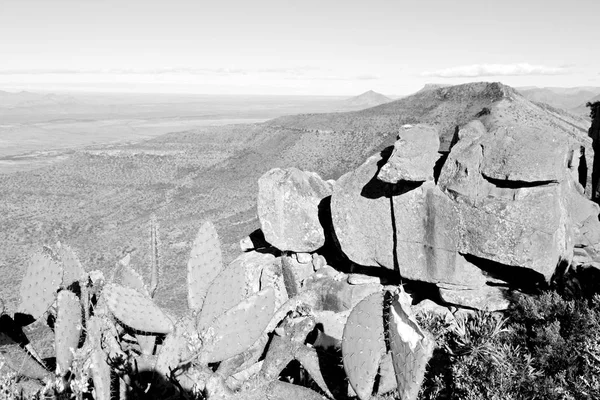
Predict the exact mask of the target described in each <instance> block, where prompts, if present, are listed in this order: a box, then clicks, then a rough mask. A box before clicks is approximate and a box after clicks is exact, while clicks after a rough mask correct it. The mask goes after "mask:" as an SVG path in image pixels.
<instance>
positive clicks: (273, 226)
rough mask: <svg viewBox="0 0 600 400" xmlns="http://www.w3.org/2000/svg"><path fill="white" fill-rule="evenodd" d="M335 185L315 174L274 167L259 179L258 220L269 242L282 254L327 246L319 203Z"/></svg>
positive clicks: (310, 250) (309, 250)
mask: <svg viewBox="0 0 600 400" xmlns="http://www.w3.org/2000/svg"><path fill="white" fill-rule="evenodd" d="M331 193H332V185H331V183H330V182H326V181H324V180H323V179H321V177H320V176H319V175H318V174H316V173H314V172H305V171H300V170H299V169H297V168H286V169H280V168H274V169H272V170H270V171H269V172H267V173H265V174H264V175H263V176H262V177H261V178H260V179H259V180H258V217H259V219H260V225H261V228H262V232H263V233H264V235H265V239H266V240H267V242H269V243H270V244H271V245H273V246H274V247H276V248H278V249H279V250H281V251H294V252H312V251H315V250H317V249H319V248H320V247H322V246H323V244H324V243H325V233H324V231H323V227H322V226H321V223H320V222H319V204H320V203H321V200H323V199H324V198H325V197H327V196H329V195H331Z"/></svg>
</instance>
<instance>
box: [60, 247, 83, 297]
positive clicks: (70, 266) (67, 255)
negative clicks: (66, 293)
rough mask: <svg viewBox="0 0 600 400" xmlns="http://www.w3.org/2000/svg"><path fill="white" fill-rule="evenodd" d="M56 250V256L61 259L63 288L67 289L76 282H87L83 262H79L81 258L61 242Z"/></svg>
mask: <svg viewBox="0 0 600 400" xmlns="http://www.w3.org/2000/svg"><path fill="white" fill-rule="evenodd" d="M56 249H57V250H56V255H57V256H58V258H59V259H60V262H61V266H62V270H63V278H62V284H61V286H62V287H63V288H66V287H69V286H70V285H71V284H73V283H75V282H80V281H83V280H85V278H86V273H85V270H84V269H83V265H81V262H80V261H79V258H78V257H77V255H76V254H75V252H74V251H73V249H71V248H70V247H69V246H67V245H64V244H62V243H60V242H58V243H57V244H56Z"/></svg>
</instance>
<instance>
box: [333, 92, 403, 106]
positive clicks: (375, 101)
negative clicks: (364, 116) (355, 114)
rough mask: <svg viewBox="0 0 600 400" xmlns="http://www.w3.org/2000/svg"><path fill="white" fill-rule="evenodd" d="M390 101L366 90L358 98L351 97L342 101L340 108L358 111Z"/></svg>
mask: <svg viewBox="0 0 600 400" xmlns="http://www.w3.org/2000/svg"><path fill="white" fill-rule="evenodd" d="M390 101H392V99H390V98H389V97H386V96H384V95H382V94H381V93H377V92H375V91H373V90H368V91H366V92H364V93H362V94H359V95H358V96H355V97H351V98H349V99H347V100H345V101H344V103H343V105H342V108H343V109H344V110H359V109H364V108H370V107H375V106H378V105H380V104H384V103H389V102H390Z"/></svg>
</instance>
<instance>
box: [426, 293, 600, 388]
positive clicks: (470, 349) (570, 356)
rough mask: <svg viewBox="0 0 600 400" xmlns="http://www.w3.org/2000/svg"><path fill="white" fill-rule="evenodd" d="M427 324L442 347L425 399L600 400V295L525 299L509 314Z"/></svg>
mask: <svg viewBox="0 0 600 400" xmlns="http://www.w3.org/2000/svg"><path fill="white" fill-rule="evenodd" d="M421 324H422V325H423V326H425V327H426V328H427V329H429V330H430V331H431V332H432V333H434V334H435V337H436V343H437V347H436V350H435V352H434V358H433V359H432V360H431V362H430V368H429V371H428V374H427V376H426V380H425V383H424V385H423V387H422V389H421V393H420V398H421V399H498V400H500V399H556V400H558V399H577V400H579V399H597V398H600V379H599V375H598V373H599V372H600V296H594V297H592V298H591V299H582V298H580V299H572V298H571V299H569V298H567V297H566V296H563V295H560V294H558V293H557V292H555V291H547V292H544V293H542V294H540V295H537V296H529V295H523V294H519V295H517V296H515V298H514V303H513V304H512V306H511V308H510V309H509V310H508V311H507V312H506V314H505V315H500V314H491V313H485V312H478V313H474V314H471V315H468V316H467V317H466V318H464V319H459V320H458V323H457V324H456V325H455V326H454V327H451V326H449V325H448V324H447V323H445V322H444V321H443V320H442V319H441V318H439V317H434V316H426V317H422V318H421Z"/></svg>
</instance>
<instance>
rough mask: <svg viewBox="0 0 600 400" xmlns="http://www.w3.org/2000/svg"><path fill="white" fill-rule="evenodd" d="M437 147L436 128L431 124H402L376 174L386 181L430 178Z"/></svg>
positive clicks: (437, 135) (424, 179) (431, 177)
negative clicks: (386, 158)
mask: <svg viewBox="0 0 600 400" xmlns="http://www.w3.org/2000/svg"><path fill="white" fill-rule="evenodd" d="M439 147H440V139H439V132H438V130H437V129H436V128H434V127H433V126H431V125H425V124H419V125H417V126H414V127H412V126H411V127H410V128H403V129H402V130H401V131H400V134H399V135H398V140H397V141H396V143H395V144H394V150H393V152H392V155H391V156H390V158H389V159H388V160H387V162H386V163H385V165H384V166H383V167H382V168H381V171H379V174H378V175H377V178H379V180H381V181H383V182H388V183H397V182H399V181H416V182H421V181H427V180H433V168H434V166H435V163H436V162H437V160H438V158H440V153H438V149H439Z"/></svg>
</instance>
